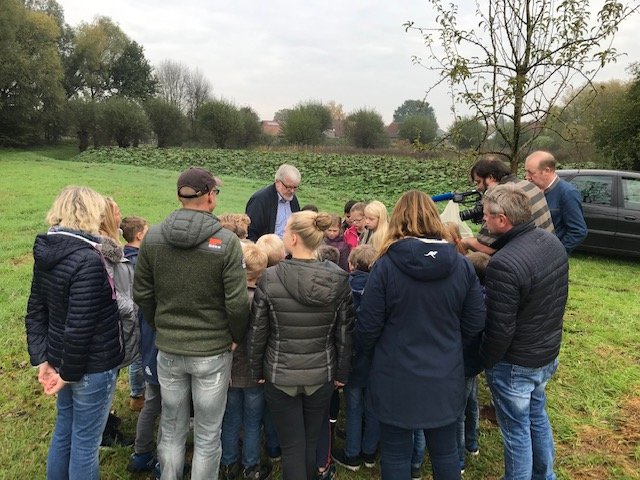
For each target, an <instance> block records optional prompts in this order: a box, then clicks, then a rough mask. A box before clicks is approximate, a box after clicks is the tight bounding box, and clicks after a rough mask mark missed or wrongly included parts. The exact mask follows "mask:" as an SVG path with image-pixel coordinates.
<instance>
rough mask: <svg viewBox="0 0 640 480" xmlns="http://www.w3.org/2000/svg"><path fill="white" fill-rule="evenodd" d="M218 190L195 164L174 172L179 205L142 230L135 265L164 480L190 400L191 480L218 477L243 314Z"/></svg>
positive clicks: (179, 448)
mask: <svg viewBox="0 0 640 480" xmlns="http://www.w3.org/2000/svg"><path fill="white" fill-rule="evenodd" d="M218 185H220V182H219V181H218V180H217V179H216V178H215V177H214V176H213V175H211V173H210V172H209V171H208V170H205V169H203V168H190V169H188V170H186V171H184V172H182V174H181V175H180V178H178V185H177V190H178V192H177V193H178V200H179V201H180V203H181V204H182V208H180V209H178V210H176V211H174V212H173V213H172V214H171V215H169V216H168V217H167V219H166V220H165V221H164V222H163V223H161V224H159V225H154V226H153V227H151V228H150V229H149V231H148V233H147V235H146V236H145V238H144V240H143V242H142V245H141V246H140V253H139V256H138V263H137V266H136V274H135V278H134V285H133V294H134V300H135V301H136V303H137V304H138V305H139V306H140V308H142V311H143V312H144V315H145V318H146V320H147V321H148V322H149V324H150V325H151V326H152V327H153V328H154V329H155V331H156V346H157V347H158V380H159V381H160V394H161V396H162V413H161V417H160V434H159V437H160V442H159V444H158V458H159V460H160V469H161V473H162V478H163V479H176V480H177V479H179V478H182V476H183V471H184V454H185V442H186V440H187V435H188V433H189V416H190V404H191V402H193V412H194V413H193V420H194V447H193V459H192V463H191V478H192V479H201V480H205V479H206V480H210V479H217V478H218V469H219V465H220V457H221V453H222V452H221V447H220V430H221V426H222V417H223V415H224V411H225V407H226V401H227V388H228V387H229V378H230V375H231V361H232V350H233V349H234V348H235V345H236V344H238V343H239V342H240V341H241V340H242V339H243V337H244V334H245V331H246V328H247V323H248V318H249V298H248V296H247V285H246V274H245V268H244V262H243V259H242V248H241V246H240V241H239V239H238V237H237V236H236V235H235V234H234V233H232V232H231V231H230V230H227V229H225V228H222V226H221V225H220V223H219V222H218V219H217V218H216V217H215V216H214V215H213V214H212V212H213V209H214V208H215V207H216V203H217V199H218V194H219V193H220V190H219V189H218Z"/></svg>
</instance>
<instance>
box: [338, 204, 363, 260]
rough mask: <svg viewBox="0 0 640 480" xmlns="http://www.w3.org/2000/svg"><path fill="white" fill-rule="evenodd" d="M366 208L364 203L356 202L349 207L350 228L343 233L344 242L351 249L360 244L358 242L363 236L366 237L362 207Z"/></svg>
mask: <svg viewBox="0 0 640 480" xmlns="http://www.w3.org/2000/svg"><path fill="white" fill-rule="evenodd" d="M366 206H367V204H366V203H364V202H357V203H355V204H353V206H352V207H351V213H350V220H351V226H350V227H349V228H348V229H347V230H345V232H344V241H345V243H346V244H347V245H349V248H351V249H353V248H356V247H357V246H358V245H359V244H360V243H361V242H360V240H361V238H362V237H363V236H364V235H368V232H367V229H366V228H364V207H366ZM364 243H366V242H364Z"/></svg>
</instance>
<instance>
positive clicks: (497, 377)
mask: <svg viewBox="0 0 640 480" xmlns="http://www.w3.org/2000/svg"><path fill="white" fill-rule="evenodd" d="M557 368H558V359H557V358H556V359H555V360H553V361H552V362H550V363H548V364H547V365H545V366H543V367H540V368H527V367H521V366H519V365H512V364H510V363H506V362H500V363H498V364H496V365H495V366H494V367H493V368H490V369H487V370H486V376H487V383H488V384H489V388H490V389H491V395H492V397H493V402H494V403H495V406H496V417H497V420H498V425H499V426H500V431H501V433H502V439H503V442H504V470H505V476H504V479H505V480H520V479H527V480H542V479H545V480H554V479H555V478H556V476H555V474H554V473H553V457H554V446H553V434H552V432H551V424H550V423H549V417H548V416H547V412H546V409H545V405H546V401H547V398H546V394H545V387H546V386H547V382H548V381H549V379H550V378H551V376H552V375H553V374H554V373H555V371H556V370H557Z"/></svg>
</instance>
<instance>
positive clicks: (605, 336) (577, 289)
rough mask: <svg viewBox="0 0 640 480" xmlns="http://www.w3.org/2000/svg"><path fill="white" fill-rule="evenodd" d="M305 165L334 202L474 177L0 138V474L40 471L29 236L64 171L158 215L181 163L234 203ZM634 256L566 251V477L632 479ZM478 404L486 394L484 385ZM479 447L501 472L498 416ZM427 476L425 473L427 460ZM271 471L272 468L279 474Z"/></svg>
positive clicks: (636, 316) (315, 189)
mask: <svg viewBox="0 0 640 480" xmlns="http://www.w3.org/2000/svg"><path fill="white" fill-rule="evenodd" d="M283 162H289V163H293V164H294V165H296V166H298V167H299V168H300V170H301V171H302V175H303V182H302V188H301V189H300V192H299V196H300V200H301V202H303V203H315V204H316V205H318V206H319V207H320V208H322V209H325V210H328V211H332V212H338V211H339V210H340V208H341V206H342V204H343V203H344V201H345V200H347V199H349V198H363V199H368V198H378V199H381V200H382V201H384V202H385V204H387V205H388V206H391V205H392V204H393V202H394V201H395V199H396V198H397V196H398V194H399V193H401V192H403V191H404V190H406V189H408V188H412V187H417V188H422V189H424V190H426V191H427V192H429V193H440V192H444V191H450V190H468V189H469V188H470V184H469V180H468V165H469V163H468V162H469V160H464V159H459V160H449V161H445V160H416V159H411V158H402V157H382V156H375V155H345V156H343V155H338V154H335V155H334V154H319V153H304V152H288V153H285V152H259V151H242V152H240V151H220V150H182V149H171V150H157V149H146V148H145V149H131V150H130V149H126V150H125V149H109V150H99V151H90V152H87V153H85V154H83V155H81V156H77V155H76V154H75V150H74V149H73V148H72V147H67V148H57V149H51V150H36V151H9V150H0V172H1V173H2V174H1V175H0V245H1V248H0V278H2V282H0V325H2V333H1V334H0V349H1V351H2V353H3V354H2V356H0V438H2V439H3V441H2V442H0V480H5V479H6V480H14V479H17V478H44V471H45V470H44V468H45V461H46V454H47V448H48V443H49V440H50V438H51V432H52V428H53V421H54V417H55V399H54V398H51V397H47V396H45V395H44V394H43V393H42V390H41V388H40V386H39V384H38V383H37V380H36V371H35V369H34V368H32V367H31V366H30V365H29V358H28V355H27V349H26V340H25V334H24V314H25V306H26V300H27V296H28V293H29V286H30V280H31V270H32V266H33V260H32V255H31V247H32V244H33V239H34V236H35V235H36V234H37V233H39V232H42V231H44V230H45V229H46V226H45V224H44V217H45V214H46V212H47V210H48V209H49V207H50V206H51V202H52V201H53V199H54V198H55V196H56V195H57V193H58V192H59V191H60V189H61V188H62V187H64V186H65V185H68V184H76V185H89V186H91V187H93V188H95V189H96V190H98V191H100V192H102V193H104V194H105V195H111V196H113V197H114V198H115V199H116V201H117V202H118V204H119V205H120V208H121V209H122V212H123V214H124V215H141V216H143V217H145V218H147V219H148V220H149V221H150V222H152V223H155V222H158V221H160V220H161V219H162V218H164V217H165V216H166V215H167V214H168V213H169V212H170V211H171V210H173V209H174V208H176V207H177V201H176V196H175V180H176V178H177V174H178V171H179V170H181V169H182V168H184V167H185V166H188V165H206V166H208V167H209V168H211V169H212V171H214V172H215V174H216V175H218V176H220V177H222V179H223V180H224V181H225V186H224V187H223V189H222V193H221V195H220V197H219V204H218V207H217V209H216V212H217V213H225V212H241V211H243V210H244V205H245V202H246V200H247V198H248V197H249V195H250V194H251V193H252V192H253V191H255V189H257V188H258V187H260V186H263V185H266V184H268V183H269V182H270V181H272V178H273V173H274V171H275V169H276V168H277V166H278V165H279V164H281V163H283ZM638 298H640V263H638V262H637V261H635V262H634V261H627V260H625V259H619V258H610V257H598V256H591V255H584V254H576V255H573V256H572V257H571V259H570V294H569V303H568V306H567V311H566V314H565V325H564V338H563V346H562V350H561V353H560V368H559V370H558V373H557V374H556V375H555V377H554V378H553V380H552V381H551V382H550V384H549V387H548V392H549V402H548V408H549V414H550V418H551V422H552V425H553V428H554V434H555V440H556V447H557V461H556V466H557V469H556V471H557V474H558V478H559V479H561V480H569V479H576V480H596V479H597V480H600V479H616V480H618V479H619V480H640V420H639V419H640V353H639V352H640V304H639V303H638V301H637V299H638ZM481 390H482V394H481V403H484V404H486V403H487V395H486V389H485V388H481ZM127 405H128V387H127V385H126V376H125V375H124V374H121V376H120V379H119V387H118V390H117V394H116V400H115V403H114V409H115V410H116V412H117V414H118V415H119V416H121V417H122V418H123V429H124V431H125V432H126V433H127V434H129V435H131V434H133V432H134V431H135V421H136V415H135V414H134V413H133V412H130V411H129V410H128V408H127ZM480 427H481V434H480V449H481V453H480V455H479V456H478V457H474V458H471V459H469V462H468V465H467V468H466V472H465V475H464V478H466V479H467V480H475V479H498V478H501V475H502V472H503V468H502V443H501V438H500V434H499V431H498V429H497V427H496V426H495V425H494V424H493V423H491V422H489V421H488V420H485V419H483V420H482V421H481V425H480ZM130 454H131V449H129V448H123V447H119V448H114V449H105V450H102V451H101V453H100V461H101V469H102V478H103V479H105V480H115V479H126V478H137V479H143V478H147V477H146V476H144V475H139V476H135V477H132V476H131V475H130V474H129V473H128V472H127V471H126V465H127V462H128V458H129V455H130ZM338 473H339V476H338V478H339V479H347V480H365V479H377V478H379V476H378V474H377V470H373V471H371V470H361V471H359V472H357V473H352V472H347V471H346V470H343V469H339V470H338ZM423 473H424V475H423V479H428V478H430V475H429V466H428V463H427V462H425V466H424V468H423ZM277 478H278V475H277V474H276V475H274V480H276V479H277Z"/></svg>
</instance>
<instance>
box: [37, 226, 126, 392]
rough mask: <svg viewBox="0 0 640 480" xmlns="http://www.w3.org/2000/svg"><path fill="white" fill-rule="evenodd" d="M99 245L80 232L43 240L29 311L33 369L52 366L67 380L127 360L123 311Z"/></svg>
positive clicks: (56, 234)
mask: <svg viewBox="0 0 640 480" xmlns="http://www.w3.org/2000/svg"><path fill="white" fill-rule="evenodd" d="M96 241H97V239H96V238H94V237H91V236H89V235H83V234H81V233H79V232H66V231H51V232H49V233H48V234H46V235H38V236H37V237H36V241H35V245H34V247H33V256H34V259H35V265H34V268H33V281H32V283H31V295H30V296H29V303H28V305H27V315H26V319H25V321H26V328H27V343H28V348H29V356H30V360H31V364H32V365H39V364H41V363H43V362H49V364H50V365H51V366H53V367H54V368H56V369H57V370H58V373H59V374H60V376H61V377H62V379H63V380H66V381H78V380H80V379H81V378H82V376H83V375H84V374H86V373H98V372H104V371H106V370H110V369H112V368H115V367H117V366H118V365H119V364H120V363H121V362H122V358H123V354H124V352H123V347H122V337H121V331H120V322H119V319H118V307H117V305H116V301H115V295H114V291H113V290H112V287H111V285H110V283H109V278H108V276H107V273H106V271H105V267H104V263H103V261H102V259H101V258H100V254H99V253H98V251H97V250H96V248H95V245H96Z"/></svg>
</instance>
